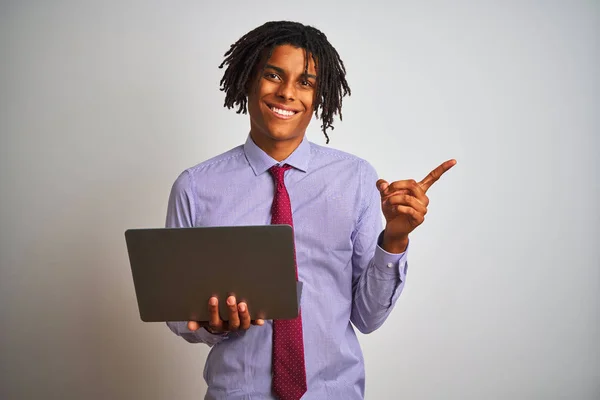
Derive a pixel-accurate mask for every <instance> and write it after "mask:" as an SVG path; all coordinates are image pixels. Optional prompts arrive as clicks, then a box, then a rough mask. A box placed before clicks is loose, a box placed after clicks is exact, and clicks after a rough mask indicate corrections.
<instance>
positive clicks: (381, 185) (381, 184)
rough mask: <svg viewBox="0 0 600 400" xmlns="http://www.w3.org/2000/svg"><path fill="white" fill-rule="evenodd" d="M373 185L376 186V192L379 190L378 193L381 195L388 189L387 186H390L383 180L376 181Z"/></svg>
mask: <svg viewBox="0 0 600 400" xmlns="http://www.w3.org/2000/svg"><path fill="white" fill-rule="evenodd" d="M375 185H376V186H377V190H379V193H381V194H382V195H383V192H385V190H386V189H387V188H388V186H390V184H389V183H387V181H386V180H385V179H380V180H378V181H377V183H376V184H375Z"/></svg>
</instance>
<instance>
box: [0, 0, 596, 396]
mask: <svg viewBox="0 0 600 400" xmlns="http://www.w3.org/2000/svg"><path fill="white" fill-rule="evenodd" d="M274 19H275V20H277V19H290V20H297V21H301V22H304V23H307V24H311V25H314V26H316V27H318V28H320V29H322V30H323V31H324V32H325V33H326V34H327V36H328V37H329V39H330V40H331V42H332V43H333V45H334V46H335V47H336V48H337V50H338V51H339V52H340V54H341V55H342V58H343V60H344V61H345V63H346V66H347V69H348V80H349V82H350V85H351V88H352V96H351V97H350V98H347V100H346V101H345V103H344V121H343V123H337V124H336V126H337V128H336V129H335V131H333V132H332V133H331V144H330V146H332V147H335V148H339V149H342V150H345V151H348V152H351V153H354V154H357V155H359V156H361V157H363V158H366V159H367V160H369V161H370V162H371V163H372V164H373V165H374V166H375V167H376V168H377V170H378V171H379V173H380V175H381V177H383V178H386V179H388V180H398V179H406V178H415V179H421V178H422V177H424V176H425V174H426V173H427V172H429V171H430V170H431V169H432V168H434V167H435V166H437V165H438V164H439V163H441V162H442V161H444V160H446V159H448V158H456V159H457V160H458V165H457V166H456V167H455V168H454V169H453V170H451V171H450V172H449V173H448V174H447V175H445V176H444V178H443V180H441V181H440V182H438V183H437V184H436V185H435V186H434V187H433V188H432V189H431V190H430V192H429V195H430V198H431V205H430V212H429V214H428V218H427V220H426V222H425V223H424V225H422V226H421V227H420V228H419V229H418V231H417V232H415V234H414V235H413V236H412V245H411V246H412V247H411V253H410V268H409V277H408V282H407V286H406V289H405V292H404V294H403V296H402V297H401V299H400V301H399V302H398V304H397V307H396V309H395V310H394V312H393V313H392V315H391V316H390V318H389V319H388V321H387V322H386V324H385V325H384V326H383V327H382V328H381V329H379V330H378V331H376V332H375V333H373V334H371V335H368V336H361V337H360V340H361V343H362V345H363V349H364V354H365V358H366V368H367V399H477V400H479V399H544V400H547V399H598V398H600V345H599V344H598V342H599V339H600V301H599V299H600V296H599V289H600V272H599V267H600V251H599V249H598V245H599V237H600V228H599V225H600V213H599V211H598V208H599V207H598V205H599V204H600V188H599V186H600V177H599V172H600V165H599V164H600V162H599V161H598V155H599V153H600V152H599V150H600V140H599V139H598V135H599V133H600V132H599V129H600V117H599V115H600V73H599V72H598V71H600V4H599V3H598V2H596V1H537V2H536V1H496V2H484V1H470V2H467V1H463V2H441V1H440V2H433V1H424V2H418V1H391V0H389V1H382V0H370V1H368V2H362V1H361V2H359V1H350V2H346V3H342V2H333V1H324V0H321V1H311V0H306V1H302V2H295V3H293V2H281V1H277V2H274V1H262V0H260V1H254V2H239V4H235V3H234V2H231V1H219V2H216V1H213V2H202V1H158V0H153V1H142V0H138V1H136V0H124V1H118V2H117V1H115V2H105V1H85V2H83V1H42V0H40V1H16V0H15V1H2V2H1V3H0V133H1V136H0V190H1V197H0V207H1V208H0V233H1V236H0V239H1V241H0V274H1V275H0V329H1V331H0V398H2V399H34V398H40V399H41V398H43V399H80V398H81V399H83V398H86V399H141V398H144V399H167V398H202V397H203V393H204V391H205V385H204V381H203V379H202V375H201V372H202V368H203V364H204V360H205V357H206V354H207V350H208V348H207V347H206V346H204V345H192V344H189V343H186V342H184V341H183V340H182V339H180V338H178V337H176V336H175V335H173V334H171V332H170V331H169V330H168V329H167V328H166V327H165V326H164V325H163V324H145V323H142V322H141V321H140V320H139V316H138V313H137V304H136V300H135V295H134V288H133V283H132V279H131V272H130V270H129V264H128V259H127V253H126V248H125V241H124V236H123V232H124V231H125V229H127V228H134V227H159V226H163V224H164V218H165V211H166V204H167V198H168V194H169V190H170V187H171V184H172V183H173V181H174V179H175V178H176V177H177V175H178V174H179V173H180V172H181V171H182V170H183V169H185V168H187V167H190V166H192V165H195V164H196V163H198V162H200V161H203V160H205V159H207V158H209V157H212V156H214V155H217V154H219V153H221V152H223V151H225V150H228V149H229V148H231V147H234V146H236V145H238V144H241V143H242V142H243V141H244V140H245V138H246V136H247V133H248V129H249V124H248V118H247V116H239V115H236V114H235V112H234V111H228V110H226V109H224V108H223V107H222V104H223V100H224V97H223V94H222V93H221V92H220V91H219V79H220V77H221V74H222V70H219V69H218V68H217V66H218V64H219V63H220V62H221V60H222V55H223V53H224V52H225V51H226V50H227V49H228V48H229V45H230V44H231V43H233V42H235V41H236V40H237V39H238V38H239V37H240V36H242V35H243V34H244V33H246V32H247V31H249V30H250V29H252V28H254V27H256V26H258V25H260V24H262V23H263V22H265V21H267V20H274ZM318 125H319V124H318V123H313V124H312V125H311V127H310V128H309V132H308V135H309V138H310V139H311V140H313V141H315V142H317V143H324V138H323V137H322V135H321V133H320V132H319V127H318Z"/></svg>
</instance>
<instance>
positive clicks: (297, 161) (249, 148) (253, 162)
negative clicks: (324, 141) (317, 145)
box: [244, 135, 310, 175]
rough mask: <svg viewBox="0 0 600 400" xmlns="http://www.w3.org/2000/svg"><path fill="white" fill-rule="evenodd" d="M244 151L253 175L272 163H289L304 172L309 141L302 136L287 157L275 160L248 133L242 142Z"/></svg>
mask: <svg viewBox="0 0 600 400" xmlns="http://www.w3.org/2000/svg"><path fill="white" fill-rule="evenodd" d="M244 153H245V154H246V159H247V160H248V163H249V164H250V166H251V167H252V170H253V171H254V174H255V175H260V174H262V173H264V172H266V171H267V170H268V169H269V168H271V167H272V166H273V165H283V164H288V165H291V166H292V167H294V168H296V169H298V170H300V171H302V172H306V171H307V170H308V162H309V160H310V143H309V142H308V139H306V136H304V138H303V139H302V142H301V143H300V145H299V146H298V147H296V150H294V151H293V152H292V154H290V155H289V156H288V158H286V159H285V160H283V161H281V162H277V160H275V159H274V158H273V157H271V156H270V155H268V154H267V153H265V152H264V151H263V150H262V149H261V148H260V147H258V146H257V145H256V143H254V141H253V140H252V138H251V137H250V135H248V138H247V139H246V143H244Z"/></svg>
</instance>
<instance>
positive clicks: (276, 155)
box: [250, 132, 304, 161]
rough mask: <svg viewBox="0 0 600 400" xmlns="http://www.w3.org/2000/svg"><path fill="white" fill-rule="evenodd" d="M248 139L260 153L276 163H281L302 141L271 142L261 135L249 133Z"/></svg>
mask: <svg viewBox="0 0 600 400" xmlns="http://www.w3.org/2000/svg"><path fill="white" fill-rule="evenodd" d="M250 137H251V138H252V141H253V142H254V144H256V145H257V146H258V147H259V148H260V149H261V150H262V151H264V152H265V153H267V154H268V155H269V156H271V157H272V158H273V159H275V160H276V161H283V160H285V159H286V158H288V157H289V156H290V154H292V153H293V152H294V150H296V149H297V148H298V146H300V143H302V139H303V138H304V137H300V138H294V139H290V140H272V139H268V138H265V137H264V136H263V135H254V134H252V132H250Z"/></svg>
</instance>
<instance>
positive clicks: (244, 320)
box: [238, 302, 250, 329]
mask: <svg viewBox="0 0 600 400" xmlns="http://www.w3.org/2000/svg"><path fill="white" fill-rule="evenodd" d="M238 312H239V315H240V329H248V328H250V312H249V311H248V305H247V304H246V303H244V302H241V303H240V304H238Z"/></svg>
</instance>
